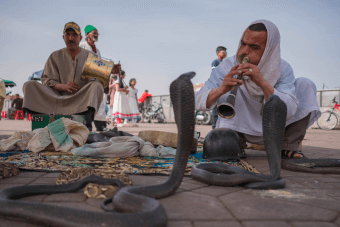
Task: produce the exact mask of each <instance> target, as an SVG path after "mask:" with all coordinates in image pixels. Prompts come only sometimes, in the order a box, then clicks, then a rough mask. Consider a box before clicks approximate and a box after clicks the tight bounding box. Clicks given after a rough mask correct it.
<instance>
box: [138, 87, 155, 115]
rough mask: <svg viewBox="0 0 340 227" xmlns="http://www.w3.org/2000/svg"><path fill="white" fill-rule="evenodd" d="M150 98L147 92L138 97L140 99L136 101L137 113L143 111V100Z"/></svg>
mask: <svg viewBox="0 0 340 227" xmlns="http://www.w3.org/2000/svg"><path fill="white" fill-rule="evenodd" d="M151 96H152V95H151V94H150V93H149V91H148V90H145V91H144V93H143V94H142V95H141V96H140V98H139V99H138V109H139V112H142V110H143V105H144V102H145V99H146V98H148V97H151Z"/></svg>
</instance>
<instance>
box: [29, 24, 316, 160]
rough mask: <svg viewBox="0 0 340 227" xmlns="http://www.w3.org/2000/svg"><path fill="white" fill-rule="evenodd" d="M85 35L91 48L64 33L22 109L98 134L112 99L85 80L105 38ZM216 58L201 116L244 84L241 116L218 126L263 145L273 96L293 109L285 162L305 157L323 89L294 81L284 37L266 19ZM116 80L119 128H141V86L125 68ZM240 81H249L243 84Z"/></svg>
mask: <svg viewBox="0 0 340 227" xmlns="http://www.w3.org/2000/svg"><path fill="white" fill-rule="evenodd" d="M85 35H86V39H85V42H83V43H80V41H81V39H82V35H81V30H80V27H79V26H78V25H77V24H76V23H74V22H69V23H67V24H66V25H65V26H64V31H63V39H64V41H65V44H66V48H63V49H60V50H57V51H55V52H53V53H52V54H51V55H50V57H49V58H48V60H47V62H46V65H45V68H44V70H43V74H42V76H41V81H42V84H40V83H37V82H36V81H28V82H26V83H25V84H24V86H23V92H24V96H25V97H24V103H23V107H24V109H27V110H28V111H29V112H30V113H44V114H50V113H56V114H62V115H70V114H81V115H84V116H85V122H86V126H87V127H88V129H89V130H90V131H92V122H93V121H95V122H96V121H98V119H96V118H95V115H96V116H100V114H99V112H100V109H103V108H102V107H103V106H104V105H103V104H104V103H105V101H106V100H105V99H103V93H104V87H103V85H102V84H100V83H99V82H98V81H82V80H81V75H82V71H83V65H84V63H85V61H86V60H87V57H88V55H89V53H94V54H97V55H98V56H99V57H100V52H99V50H98V48H97V47H96V45H95V42H97V41H98V36H99V34H98V31H97V29H96V28H95V27H94V26H92V25H88V26H86V28H85ZM216 54H217V57H218V58H217V59H216V60H215V61H214V62H213V64H212V67H213V70H212V71H211V75H210V78H209V79H208V80H207V81H206V82H205V85H204V87H202V89H200V90H199V91H198V92H197V93H196V95H195V102H196V103H195V106H196V110H204V111H205V110H212V109H214V108H216V106H218V105H219V104H221V103H222V102H224V101H225V100H226V97H227V96H228V95H229V93H230V90H231V89H232V87H233V86H235V85H237V84H239V85H243V84H244V86H240V87H239V89H238V90H239V91H238V94H239V95H237V96H236V97H235V103H236V105H235V112H237V114H236V115H235V116H234V117H233V118H231V119H226V118H223V117H221V116H217V114H216V111H214V112H215V113H214V115H215V117H214V119H215V120H214V127H216V128H228V129H232V130H234V131H235V132H237V133H238V135H239V137H240V140H241V144H242V147H243V148H244V147H246V142H248V143H254V144H263V136H262V135H263V131H262V126H261V124H262V109H263V106H264V104H265V103H266V101H268V100H269V97H270V96H271V95H276V96H278V97H279V98H280V99H281V100H282V101H283V102H284V103H285V104H286V106H287V113H288V114H287V122H286V131H285V137H284V141H283V145H282V155H284V156H285V157H286V158H295V157H303V154H302V153H301V152H299V151H298V148H299V144H300V143H301V141H302V139H303V138H304V136H305V134H306V129H307V128H308V127H309V126H310V125H311V124H313V122H315V121H316V120H317V119H318V117H319V116H320V110H319V106H318V103H317V101H316V86H315V84H314V83H313V82H312V81H310V80H309V79H306V78H297V79H295V76H294V73H293V70H292V67H291V66H290V65H289V63H288V62H286V61H285V60H283V59H281V52H280V33H279V30H278V28H277V27H276V25H275V24H273V23H272V22H270V21H267V20H258V21H255V22H253V23H251V24H250V25H249V26H248V27H247V28H246V29H245V31H244V33H243V35H242V37H241V39H240V43H239V46H238V50H237V54H236V55H234V56H231V57H228V58H227V57H226V55H227V53H226V48H225V47H222V46H220V47H219V48H218V49H217V50H216ZM245 57H247V58H248V59H249V62H248V63H242V61H243V59H244V58H245ZM111 73H112V74H113V75H114V76H113V77H112V78H111V81H110V84H109V95H108V97H109V99H110V108H109V109H110V111H109V114H108V115H109V118H110V119H112V120H115V121H116V122H117V125H118V126H119V127H124V126H128V125H129V124H128V119H131V121H132V126H137V118H138V117H139V115H140V114H139V110H138V109H139V108H138V106H139V105H140V104H139V103H140V100H138V99H137V92H138V90H137V89H136V83H137V80H136V79H134V78H132V79H131V80H130V81H129V86H128V85H126V84H125V82H124V78H125V72H124V71H121V66H120V64H115V65H114V67H113V69H112V72H111ZM239 74H242V75H243V76H244V77H243V79H244V80H239V79H237V78H236V76H237V75H239ZM142 97H143V98H145V97H146V96H145V95H142ZM104 109H105V108H104ZM101 120H102V119H101ZM99 121H100V120H99ZM104 121H105V120H104ZM105 123H106V121H105ZM215 125H216V126H215Z"/></svg>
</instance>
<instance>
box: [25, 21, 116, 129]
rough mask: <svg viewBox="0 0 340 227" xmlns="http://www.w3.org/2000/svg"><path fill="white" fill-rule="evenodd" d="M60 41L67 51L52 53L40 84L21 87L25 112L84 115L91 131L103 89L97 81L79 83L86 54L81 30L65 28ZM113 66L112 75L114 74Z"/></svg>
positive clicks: (27, 83)
mask: <svg viewBox="0 0 340 227" xmlns="http://www.w3.org/2000/svg"><path fill="white" fill-rule="evenodd" d="M63 33H64V34H63V39H64V41H65V44H66V48H63V49H60V50H57V51H55V52H53V53H52V54H51V55H50V57H49V58H48V60H47V62H46V64H45V68H44V71H43V73H42V75H41V82H42V84H40V83H38V82H36V81H27V82H26V83H25V84H24V86H23V92H24V105H23V107H24V109H27V111H28V112H29V113H31V114H37V113H43V114H53V113H54V114H60V115H72V114H82V115H85V121H86V127H87V128H88V129H89V130H90V131H91V130H92V125H91V123H92V121H93V118H94V114H95V113H96V112H97V111H98V109H99V106H100V103H101V102H102V99H103V92H104V90H103V86H102V85H101V84H100V83H99V82H98V81H88V82H87V81H82V80H81V79H80V77H81V74H82V71H83V67H84V64H85V62H86V59H87V56H88V54H89V53H90V52H89V51H87V50H85V49H83V48H80V47H79V42H80V40H81V39H82V36H81V31H80V27H79V26H78V25H77V24H76V23H74V22H69V23H67V24H65V27H64V31H63ZM119 67H120V65H115V66H114V68H113V70H112V73H117V72H118V69H119Z"/></svg>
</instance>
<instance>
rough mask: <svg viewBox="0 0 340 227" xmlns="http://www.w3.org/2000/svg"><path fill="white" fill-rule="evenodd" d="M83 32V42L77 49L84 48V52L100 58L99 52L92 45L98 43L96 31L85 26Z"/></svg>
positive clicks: (89, 26)
mask: <svg viewBox="0 0 340 227" xmlns="http://www.w3.org/2000/svg"><path fill="white" fill-rule="evenodd" d="M84 31H85V35H86V38H85V41H84V42H81V43H80V44H79V47H81V48H84V49H85V50H88V51H91V52H92V53H94V54H96V55H98V57H100V58H101V55H100V51H99V49H98V48H97V47H96V45H95V44H94V43H95V42H98V36H99V34H98V30H97V29H96V28H95V27H93V26H92V25H87V26H86V27H85V29H84Z"/></svg>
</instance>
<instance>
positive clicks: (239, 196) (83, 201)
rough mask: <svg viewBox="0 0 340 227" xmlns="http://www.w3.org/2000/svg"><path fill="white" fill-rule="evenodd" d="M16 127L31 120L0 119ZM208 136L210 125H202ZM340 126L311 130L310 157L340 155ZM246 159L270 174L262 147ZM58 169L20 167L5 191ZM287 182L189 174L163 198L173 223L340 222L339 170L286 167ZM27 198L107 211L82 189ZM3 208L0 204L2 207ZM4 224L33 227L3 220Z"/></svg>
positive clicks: (3, 126)
mask: <svg viewBox="0 0 340 227" xmlns="http://www.w3.org/2000/svg"><path fill="white" fill-rule="evenodd" d="M16 130H30V123H29V122H27V121H9V120H1V121H0V136H1V135H10V134H12V133H13V132H14V131H16ZM140 130H163V131H169V132H176V131H177V129H176V125H174V124H167V125H162V124H140V127H139V128H123V131H127V132H130V133H133V134H138V132H139V131H140ZM196 130H197V131H200V132H201V133H202V136H205V135H206V134H207V133H208V132H209V131H210V126H197V127H196ZM339 138H340V131H322V130H317V129H309V130H308V131H307V135H306V138H305V140H304V142H303V149H302V150H303V152H304V153H305V155H306V156H308V157H310V158H323V157H327V158H340V152H339V150H340V149H339V147H340V140H339ZM246 153H247V156H248V157H247V159H246V161H247V162H249V163H250V164H252V165H253V166H255V167H256V168H257V169H258V170H259V171H260V172H262V173H268V172H269V168H268V164H267V160H266V156H265V154H264V152H262V151H254V150H246ZM58 175H59V174H58V173H41V172H21V173H20V174H19V175H17V176H15V177H13V178H9V179H0V190H1V189H4V188H8V187H12V186H17V185H24V184H55V181H56V178H57V176H58ZM281 176H282V177H283V178H284V179H285V180H286V182H287V186H286V188H285V189H282V190H248V189H244V188H242V187H217V186H210V185H207V184H203V183H200V182H197V181H195V180H192V179H191V178H189V177H186V178H185V179H184V180H183V182H182V184H181V186H180V188H179V190H178V191H177V193H176V194H175V195H173V196H171V197H168V198H165V199H161V200H159V201H160V202H161V204H162V205H163V206H164V208H165V210H166V212H167V215H168V219H169V222H168V226H169V227H173V226H176V227H201V226H209V227H210V226H211V227H222V226H223V227H228V226H233V227H239V226H244V227H253V226H260V227H266V226H277V227H289V226H295V227H300V226H311V227H314V226H315V227H333V226H340V218H339V217H340V175H321V174H306V173H295V172H289V171H285V170H282V172H281ZM131 178H132V180H133V183H134V185H150V184H159V183H161V182H163V181H164V180H165V179H166V178H167V177H163V176H142V175H139V176H136V175H132V176H131ZM24 200H34V201H39V202H45V203H51V204H58V205H65V206H70V207H75V208H79V209H85V210H91V211H98V212H103V211H102V210H101V209H100V203H101V200H100V199H87V198H86V197H85V195H83V194H82V193H81V192H79V193H74V194H56V195H42V196H33V197H30V198H26V199H24ZM0 209H1V208H0ZM0 226H33V225H27V224H25V223H19V222H14V221H7V220H2V219H0Z"/></svg>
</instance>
